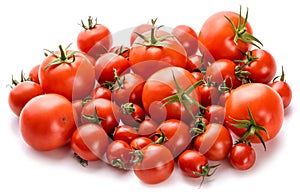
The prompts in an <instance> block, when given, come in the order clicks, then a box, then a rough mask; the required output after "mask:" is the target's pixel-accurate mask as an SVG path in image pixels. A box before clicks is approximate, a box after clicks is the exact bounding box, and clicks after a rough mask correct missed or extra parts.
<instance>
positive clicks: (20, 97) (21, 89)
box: [8, 81, 44, 116]
mask: <svg viewBox="0 0 300 194" xmlns="http://www.w3.org/2000/svg"><path fill="white" fill-rule="evenodd" d="M42 94H44V90H43V89H42V88H41V86H40V85H39V84H37V83H35V82H32V81H22V82H20V83H18V84H17V85H16V86H14V87H13V88H12V89H11V91H10V92H9V94H8V104H9V107H10V109H11V110H12V112H13V113H14V114H15V115H16V116H20V113H21V111H22V109H23V107H24V106H25V105H26V103H27V102H28V101H29V100H31V99H32V98H33V97H36V96H39V95H42Z"/></svg>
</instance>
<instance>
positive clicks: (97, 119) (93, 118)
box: [82, 107, 104, 125]
mask: <svg viewBox="0 0 300 194" xmlns="http://www.w3.org/2000/svg"><path fill="white" fill-rule="evenodd" d="M82 117H83V118H84V119H86V120H87V121H88V122H89V123H94V124H97V125H100V124H101V122H102V121H103V120H104V119H103V118H101V117H99V116H98V113H97V108H96V107H95V108H94V114H93V115H87V114H83V115H82Z"/></svg>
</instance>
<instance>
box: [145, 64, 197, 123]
mask: <svg viewBox="0 0 300 194" xmlns="http://www.w3.org/2000/svg"><path fill="white" fill-rule="evenodd" d="M195 82H196V80H195V78H194V77H193V75H192V74H191V73H190V72H189V71H187V70H185V69H183V68H180V67H167V68H164V69H161V70H160V71H157V72H156V73H154V74H153V75H152V76H151V77H149V79H148V80H147V81H146V83H145V85H144V89H143V95H142V100H143V105H144V109H145V112H146V113H147V114H148V115H149V116H150V117H151V118H152V119H153V120H155V121H159V122H161V121H164V120H167V119H178V120H182V121H186V122H188V121H189V120H191V119H193V116H192V114H193V115H195V114H196V113H197V112H198V111H199V105H198V104H197V103H200V96H199V93H198V92H197V90H195V89H192V91H190V92H188V93H187V92H186V91H185V90H187V89H188V88H191V86H193V84H195ZM176 83H177V84H176ZM183 93H185V94H183ZM170 96H173V97H175V98H176V99H175V101H173V99H170V103H168V100H165V98H168V97H170ZM182 96H184V98H183V97H182ZM191 102H193V103H192V104H191ZM164 103H167V104H165V105H164Z"/></svg>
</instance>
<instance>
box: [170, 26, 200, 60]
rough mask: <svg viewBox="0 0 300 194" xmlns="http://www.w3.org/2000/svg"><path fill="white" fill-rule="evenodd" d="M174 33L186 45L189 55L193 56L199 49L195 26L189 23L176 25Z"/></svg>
mask: <svg viewBox="0 0 300 194" xmlns="http://www.w3.org/2000/svg"><path fill="white" fill-rule="evenodd" d="M172 34H174V36H175V37H176V38H177V39H178V41H179V42H180V43H181V44H182V46H183V47H184V49H185V51H186V54H187V56H191V55H193V54H195V53H196V52H197V51H198V36H197V33H196V32H195V30H194V29H193V28H191V27H190V26H187V25H178V26H175V27H174V28H173V30H172Z"/></svg>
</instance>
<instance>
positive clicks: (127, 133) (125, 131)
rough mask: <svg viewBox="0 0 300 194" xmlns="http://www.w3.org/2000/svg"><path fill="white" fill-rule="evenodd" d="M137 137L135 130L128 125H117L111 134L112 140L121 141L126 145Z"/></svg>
mask: <svg viewBox="0 0 300 194" xmlns="http://www.w3.org/2000/svg"><path fill="white" fill-rule="evenodd" d="M138 136H139V135H138V133H137V131H136V129H135V128H133V127H131V126H129V125H119V126H117V127H116V128H115V131H114V133H113V139H114V140H123V141H125V142H126V143H128V144H130V142H131V141H132V140H134V139H135V138H137V137H138Z"/></svg>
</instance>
